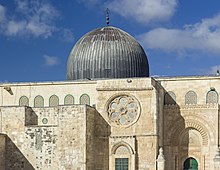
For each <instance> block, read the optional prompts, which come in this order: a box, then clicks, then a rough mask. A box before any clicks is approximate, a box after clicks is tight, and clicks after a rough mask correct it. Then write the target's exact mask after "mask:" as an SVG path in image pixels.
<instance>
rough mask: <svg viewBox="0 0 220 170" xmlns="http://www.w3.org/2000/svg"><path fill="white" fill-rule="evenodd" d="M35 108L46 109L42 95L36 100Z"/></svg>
mask: <svg viewBox="0 0 220 170" xmlns="http://www.w3.org/2000/svg"><path fill="white" fill-rule="evenodd" d="M34 107H44V98H43V97H42V96H40V95H38V96H36V97H35V98H34Z"/></svg>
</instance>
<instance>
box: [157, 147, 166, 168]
mask: <svg viewBox="0 0 220 170" xmlns="http://www.w3.org/2000/svg"><path fill="white" fill-rule="evenodd" d="M164 169H165V159H164V155H163V148H162V147H161V148H160V149H159V155H158V157H157V170H164Z"/></svg>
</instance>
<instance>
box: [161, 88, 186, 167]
mask: <svg viewBox="0 0 220 170" xmlns="http://www.w3.org/2000/svg"><path fill="white" fill-rule="evenodd" d="M164 94H165V95H164V105H163V126H164V127H163V145H164V156H165V160H166V162H169V163H168V164H167V163H166V164H165V167H166V168H165V169H170V170H176V169H183V168H184V167H183V163H182V162H183V161H184V160H185V159H187V158H188V155H189V153H188V152H189V130H188V129H186V124H185V120H184V118H183V116H182V115H181V111H180V106H179V105H178V104H177V103H176V95H175V93H174V92H171V91H169V92H167V91H165V93H164Z"/></svg>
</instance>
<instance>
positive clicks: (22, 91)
mask: <svg viewBox="0 0 220 170" xmlns="http://www.w3.org/2000/svg"><path fill="white" fill-rule="evenodd" d="M95 86H96V81H81V82H67V81H64V82H44V83H43V82H42V83H34V82H33V83H9V84H8V83H4V84H0V106H18V105H19V99H20V98H21V97H22V96H26V97H27V98H28V100H29V104H28V105H29V106H31V107H34V99H35V97H36V96H38V95H40V96H42V97H43V99H44V106H45V107H48V106H49V99H50V97H51V96H52V95H56V96H57V97H58V99H59V105H64V98H65V96H66V95H68V94H70V95H72V96H73V97H74V104H80V101H79V100H80V96H81V95H83V94H87V95H88V96H89V98H90V105H93V104H95V103H96V90H95Z"/></svg>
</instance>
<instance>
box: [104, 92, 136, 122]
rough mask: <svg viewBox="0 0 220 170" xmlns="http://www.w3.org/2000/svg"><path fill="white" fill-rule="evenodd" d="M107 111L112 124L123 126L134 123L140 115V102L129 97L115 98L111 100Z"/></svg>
mask: <svg viewBox="0 0 220 170" xmlns="http://www.w3.org/2000/svg"><path fill="white" fill-rule="evenodd" d="M107 109H108V110H107V111H108V114H109V118H110V120H111V122H113V123H114V124H116V125H121V126H127V125H130V124H132V123H134V122H135V121H136V120H137V119H138V117H139V114H140V105H139V103H138V101H137V100H136V99H135V98H134V97H131V96H128V95H121V96H118V97H115V98H114V99H113V100H111V102H110V103H109V105H108V108H107Z"/></svg>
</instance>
